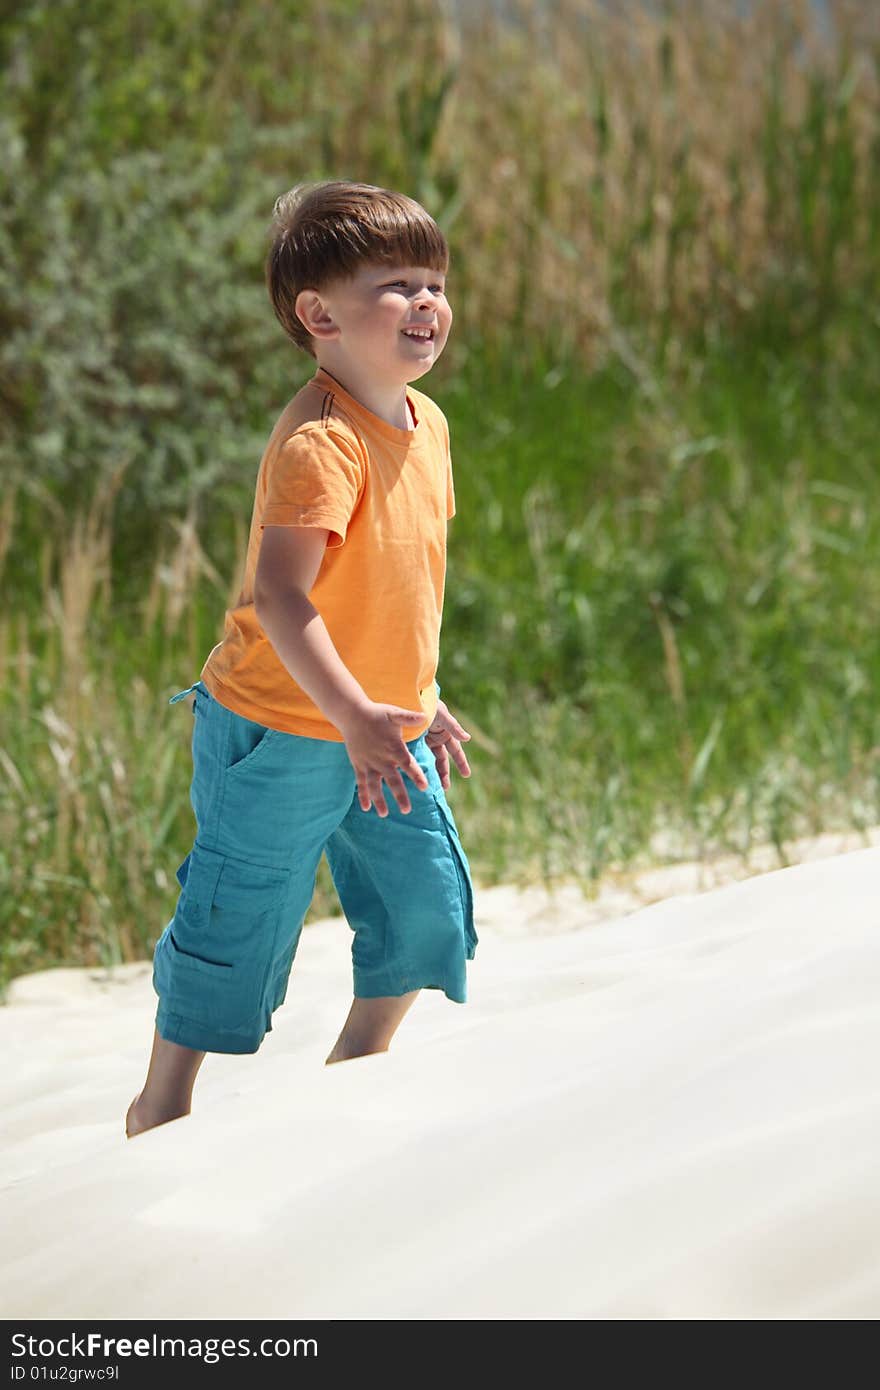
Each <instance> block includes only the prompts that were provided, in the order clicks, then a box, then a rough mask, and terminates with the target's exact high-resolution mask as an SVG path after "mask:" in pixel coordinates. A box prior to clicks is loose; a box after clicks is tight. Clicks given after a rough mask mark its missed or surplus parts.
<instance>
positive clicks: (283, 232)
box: [265, 179, 449, 357]
mask: <svg viewBox="0 0 880 1390" xmlns="http://www.w3.org/2000/svg"><path fill="white" fill-rule="evenodd" d="M270 235H271V237H272V245H271V247H270V249H269V254H268V256H267V258H266V268H265V270H266V287H267V289H268V291H269V298H270V299H271V301H272V308H273V309H274V310H275V316H276V318H277V319H278V322H279V323H280V324H281V327H282V328H283V329H284V331H285V333H286V334H287V336H288V338H290V339H291V341H292V342H294V343H296V345H297V347H300V348H302V349H303V351H304V352H307V353H309V355H310V356H311V357H315V349H314V347H313V345H312V335H311V334H310V333H309V331H308V329H307V328H306V327H305V325H304V324H303V322H302V319H300V318H298V317H297V314H296V311H295V310H294V304H295V303H296V297H297V295H298V294H299V293H300V291H301V290H304V289H315V290H320V289H322V288H323V287H325V286H326V285H328V284H330V283H332V282H333V281H336V280H340V279H341V280H345V279H350V278H352V277H353V276H354V275H355V274H356V273H357V272H358V270H360V269H361V268H362V267H363V266H365V265H394V264H402V265H414V266H416V265H417V266H425V267H426V268H427V269H429V270H439V271H441V272H443V273H444V274H445V273H446V270H447V268H448V266H449V246H448V244H447V242H446V238H445V237H444V235H443V233H442V232H441V231H440V228H439V227H438V226H437V223H436V222H435V221H434V219H433V217H431V216H430V215H429V214H428V213H427V212H426V211H425V209H424V208H423V207H422V205H421V203H417V202H416V201H415V199H414V198H408V197H407V196H406V194H405V193H395V192H392V190H391V189H388V188H377V187H375V185H374V184H371V183H351V182H349V181H348V180H347V179H328V180H326V181H324V182H322V183H311V184H309V183H301V184H297V185H296V186H295V187H294V188H291V189H290V191H289V192H287V193H282V195H281V197H280V198H277V199H276V201H275V208H274V220H273V222H272V227H271V231H270Z"/></svg>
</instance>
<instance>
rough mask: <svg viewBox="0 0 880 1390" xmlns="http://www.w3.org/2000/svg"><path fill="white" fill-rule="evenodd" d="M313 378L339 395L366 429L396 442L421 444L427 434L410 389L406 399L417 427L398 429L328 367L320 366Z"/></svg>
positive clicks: (323, 388)
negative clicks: (336, 376) (348, 387)
mask: <svg viewBox="0 0 880 1390" xmlns="http://www.w3.org/2000/svg"><path fill="white" fill-rule="evenodd" d="M312 380H313V381H314V382H315V385H316V386H320V387H321V389H322V390H326V391H332V392H333V393H334V395H337V396H338V397H339V399H340V401H341V402H342V404H343V405H344V406H345V407H346V409H348V410H349V411H350V412H351V413H352V415H353V416H354V417H355V419H357V420H359V421H360V423H361V424H362V425H363V426H364V428H365V429H368V430H372V431H373V432H374V433H375V434H381V435H382V436H383V437H384V438H385V439H388V440H390V441H391V442H392V443H394V444H408V445H413V444H421V442H422V440H423V438H424V434H425V431H424V425H423V421H422V418H421V413H420V408H418V407H417V406H416V402H415V401H414V400H413V397H412V396H411V395H410V393H409V391H407V393H406V399H407V401H408V402H409V407H410V410H411V411H412V415H413V419H414V420H415V422H416V427H415V429H414V430H401V429H398V428H397V426H396V425H392V424H389V422H388V421H387V420H383V419H382V417H381V415H374V414H373V412H372V410H368V409H367V407H366V406H365V405H364V404H363V402H361V401H359V400H358V399H357V397H356V396H352V395H351V393H350V392H349V391H346V389H345V387H344V386H342V385H341V384H340V383H339V382H338V381H337V380H336V378H335V376H331V375H330V373H329V372H328V371H327V370H326V368H324V367H319V368H318V369H317V371H316V372H315V375H314V377H313V378H312Z"/></svg>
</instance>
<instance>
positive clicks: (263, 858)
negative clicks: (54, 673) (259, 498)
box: [153, 681, 478, 1052]
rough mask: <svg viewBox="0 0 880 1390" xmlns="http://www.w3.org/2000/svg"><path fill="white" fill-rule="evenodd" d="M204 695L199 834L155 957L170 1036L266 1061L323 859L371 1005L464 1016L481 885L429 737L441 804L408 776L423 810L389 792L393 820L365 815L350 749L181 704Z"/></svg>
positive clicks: (196, 756)
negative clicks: (406, 1003) (413, 1000)
mask: <svg viewBox="0 0 880 1390" xmlns="http://www.w3.org/2000/svg"><path fill="white" fill-rule="evenodd" d="M191 691H194V692H195V701H194V704H193V706H192V712H193V715H194V718H195V723H194V724H193V731H192V758H193V778H192V785H191V788H190V800H191V802H192V807H193V811H194V812H195V818H196V825H197V829H196V835H195V841H194V843H193V846H192V849H191V850H190V852H189V853H188V854H187V856H186V858H185V859H184V861H183V863H182V864H181V865H180V867H179V868H178V870H177V880H178V883H179V884H180V894H179V896H178V900H177V906H176V908H175V911H174V916H173V917H172V919H171V921H170V922H169V923H168V925H167V926H166V927H165V929H164V931H163V932H162V935H161V936H160V937H159V940H158V941H157V943H156V947H155V952H154V956H153V987H154V989H155V991H156V993H157V995H158V996H159V1006H158V1010H157V1013H156V1027H157V1029H158V1031H159V1034H160V1036H161V1037H163V1038H165V1039H166V1041H168V1042H175V1043H180V1044H181V1045H182V1046H184V1047H192V1048H196V1049H199V1050H202V1051H205V1052H256V1051H257V1050H258V1048H259V1047H260V1044H261V1043H262V1041H263V1038H264V1037H265V1035H266V1033H267V1032H270V1031H271V1029H272V1013H273V1011H274V1010H275V1009H277V1008H278V1007H279V1005H281V1004H283V1003H284V1000H285V996H286V993H287V981H288V976H289V974H290V968H291V965H292V964H293V959H294V956H295V954H296V949H297V946H298V944H299V939H300V934H301V931H302V927H303V922H304V919H305V915H306V913H307V911H308V909H309V906H310V904H311V901H312V897H313V894H314V890H315V880H316V876H317V871H318V864H319V862H320V859H321V855H322V853H326V855H327V862H328V865H329V868H330V873H331V875H332V878H333V883H334V886H335V888H336V892H337V893H338V895H339V900H340V903H341V904H342V909H343V912H344V914H345V917H346V919H347V921H348V926H349V927H350V929H351V932H352V938H351V954H352V969H353V978H354V994H355V996H356V997H357V998H361V999H375V998H380V997H387V996H389V995H401V994H406V993H408V992H409V991H410V990H415V989H442V990H443V992H444V993H445V994H446V996H447V998H449V999H452V1000H454V1001H455V1002H456V1003H458V1004H464V1003H465V1002H466V1001H467V987H466V969H465V962H466V961H468V960H472V959H473V957H474V952H475V948H476V945H477V940H478V938H477V934H476V931H475V930H474V909H473V885H472V882H471V874H470V866H469V864H468V861H467V856H466V855H465V852H464V850H463V848H462V845H461V841H460V839H459V836H458V830H457V827H456V824H455V820H454V818H453V815H452V811H451V809H450V807H449V805H448V803H447V800H446V796H445V794H444V791H443V785H442V783H441V781H440V776H439V774H438V772H437V767H436V764H435V761H434V755H433V753H432V752H431V750H430V748H429V747H428V745H427V742H426V740H425V735H424V734H421V735H420V736H419V738H417V739H412V740H411V741H410V742H408V743H407V745H406V746H407V748H408V749H409V751H410V752H411V753H412V755H413V757H414V758H415V760H416V762H417V763H418V764H419V766H420V767H421V768H422V769H423V770H424V773H425V776H426V777H427V779H428V788H427V790H426V791H422V790H420V789H419V788H418V787H417V786H416V785H415V783H414V782H413V781H412V778H411V777H409V776H408V774H407V773H406V772H404V771H403V769H401V776H402V777H403V780H404V783H405V784H406V790H407V794H408V796H409V799H410V803H411V806H412V809H411V810H410V811H408V812H406V813H404V812H403V811H401V810H400V807H399V806H398V804H397V801H396V800H395V798H394V796H393V795H392V793H391V791H390V789H388V788H387V783H383V793H384V797H385V803H386V805H387V807H388V815H387V816H384V817H383V816H379V815H378V813H377V812H376V810H375V807H371V809H370V810H369V811H364V810H363V809H362V808H361V805H360V802H359V801H358V797H357V783H356V780H355V774H354V768H353V767H352V765H351V761H350V760H349V757H348V752H347V750H346V747H345V744H343V743H333V742H330V741H329V740H327V739H317V738H304V737H302V736H301V735H299V734H288V733H284V732H282V731H281V730H278V729H270V728H267V727H265V726H264V725H262V724H257V723H255V722H253V721H252V720H250V719H245V718H244V717H243V716H242V715H240V714H236V713H235V712H234V711H233V710H231V709H228V708H227V707H226V706H225V705H222V704H220V703H219V701H218V700H215V699H214V698H213V696H212V695H211V694H210V692H209V691H208V689H207V687H206V686H205V685H204V684H203V683H202V682H201V681H196V683H195V685H191V686H189V688H188V689H187V690H181V691H180V692H179V693H178V694H177V695H174V696H173V697H172V699H171V701H170V703H171V704H175V703H176V702H177V701H179V700H182V699H183V698H184V696H186V695H188V694H189V693H190V692H191Z"/></svg>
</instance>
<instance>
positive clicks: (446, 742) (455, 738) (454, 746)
mask: <svg viewBox="0 0 880 1390" xmlns="http://www.w3.org/2000/svg"><path fill="white" fill-rule="evenodd" d="M469 738H470V734H469V733H468V732H467V730H466V729H463V728H462V727H461V725H460V724H459V722H458V720H457V719H456V718H455V716H454V715H452V714H450V713H449V710H448V709H447V708H446V705H445V703H444V701H443V700H441V699H439V698H438V700H437V713H436V714H435V715H434V718H433V720H432V721H431V725H430V727H429V729H428V731H427V733H426V734H425V742H426V743H427V745H428V747H429V748H430V749H431V752H432V753H433V754H434V761H435V763H436V764H437V771H438V773H439V774H440V781H441V783H442V784H443V788H444V790H445V789H446V787H448V786H449V755H450V753H451V754H452V761H453V762H454V763H455V766H456V767H457V768H458V770H459V772H460V773H461V775H462V777H470V775H471V770H470V767H469V766H468V760H467V758H466V757H465V755H464V749H463V748H462V746H461V743H460V742H459V740H460V739H469Z"/></svg>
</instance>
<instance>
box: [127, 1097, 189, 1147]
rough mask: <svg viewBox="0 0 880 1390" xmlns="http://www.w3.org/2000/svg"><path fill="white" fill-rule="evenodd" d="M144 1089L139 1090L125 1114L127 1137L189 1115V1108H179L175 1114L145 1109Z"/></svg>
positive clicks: (132, 1136) (130, 1137)
mask: <svg viewBox="0 0 880 1390" xmlns="http://www.w3.org/2000/svg"><path fill="white" fill-rule="evenodd" d="M142 1095H143V1091H139V1092H138V1094H137V1095H136V1096H135V1098H134V1100H133V1101H132V1103H131V1105H130V1106H129V1107H128V1110H127V1111H126V1115H125V1137H126V1139H133V1138H134V1137H135V1135H136V1134H143V1133H144V1131H145V1130H147V1129H155V1128H156V1126H157V1125H164V1124H168V1123H169V1121H170V1120H179V1119H181V1117H182V1116H184V1115H188V1114H189V1113H190V1112H189V1110H178V1111H177V1112H176V1113H175V1114H173V1115H153V1114H150V1112H149V1111H148V1110H146V1109H145V1107H144V1105H143V1102H142V1101H141V1096H142Z"/></svg>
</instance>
